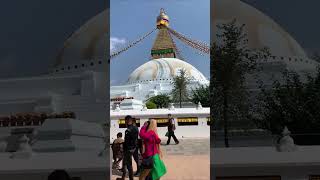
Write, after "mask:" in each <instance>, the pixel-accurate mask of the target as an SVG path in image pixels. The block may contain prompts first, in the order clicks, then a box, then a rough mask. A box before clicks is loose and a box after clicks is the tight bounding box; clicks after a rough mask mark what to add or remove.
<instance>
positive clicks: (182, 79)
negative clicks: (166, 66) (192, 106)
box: [171, 69, 190, 108]
mask: <svg viewBox="0 0 320 180" xmlns="http://www.w3.org/2000/svg"><path fill="white" fill-rule="evenodd" d="M189 82H190V80H189V78H188V77H187V75H186V71H185V70H184V69H181V70H180V74H179V75H178V76H175V77H174V78H173V82H172V83H173V90H172V93H171V94H172V100H173V102H179V104H180V108H181V107H182V102H184V101H189V100H190V99H189V93H188V90H187V85H188V84H189Z"/></svg>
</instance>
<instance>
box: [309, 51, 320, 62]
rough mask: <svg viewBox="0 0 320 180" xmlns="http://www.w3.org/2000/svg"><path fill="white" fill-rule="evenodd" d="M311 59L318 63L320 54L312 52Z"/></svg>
mask: <svg viewBox="0 0 320 180" xmlns="http://www.w3.org/2000/svg"><path fill="white" fill-rule="evenodd" d="M311 59H313V60H315V61H317V62H320V54H319V53H318V52H314V53H313V55H312V57H311Z"/></svg>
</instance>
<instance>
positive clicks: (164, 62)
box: [110, 11, 209, 108]
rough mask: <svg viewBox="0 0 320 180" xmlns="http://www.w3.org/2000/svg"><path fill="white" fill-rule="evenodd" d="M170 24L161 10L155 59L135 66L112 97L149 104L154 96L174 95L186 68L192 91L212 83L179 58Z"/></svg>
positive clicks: (153, 50)
mask: <svg viewBox="0 0 320 180" xmlns="http://www.w3.org/2000/svg"><path fill="white" fill-rule="evenodd" d="M168 25H169V17H168V16H167V15H166V14H165V13H164V11H161V12H160V15H159V16H158V17H157V27H158V34H157V37H156V39H155V41H154V44H153V47H152V49H151V56H152V59H151V60H148V62H146V63H145V64H143V65H141V66H140V67H138V68H137V69H135V70H134V71H133V72H132V73H131V74H130V75H129V77H128V81H127V82H126V83H124V84H123V85H118V86H112V87H111V89H110V96H111V100H112V99H117V98H128V97H132V98H133V99H136V100H139V101H142V102H143V103H145V101H146V100H147V99H148V98H150V97H152V96H156V95H160V94H170V93H171V92H172V89H173V84H172V82H173V78H174V77H175V76H177V75H179V73H180V70H185V71H186V76H187V77H188V78H189V79H190V84H188V89H189V90H191V89H196V88H197V87H199V86H201V85H207V86H208V85H209V81H208V80H207V79H206V78H205V77H204V75H203V74H202V73H201V72H200V71H199V70H197V69H196V68H195V67H194V66H192V65H191V64H189V63H187V62H185V61H183V60H180V59H178V50H177V47H176V45H175V43H174V42H173V39H172V37H171V35H170V34H169V32H168V30H167V26H168ZM120 108H121V105H120Z"/></svg>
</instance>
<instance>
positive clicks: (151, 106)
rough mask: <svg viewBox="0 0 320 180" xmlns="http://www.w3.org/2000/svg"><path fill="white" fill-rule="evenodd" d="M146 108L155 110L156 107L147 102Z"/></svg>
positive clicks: (152, 103)
mask: <svg viewBox="0 0 320 180" xmlns="http://www.w3.org/2000/svg"><path fill="white" fill-rule="evenodd" d="M146 106H147V108H148V109H157V105H156V104H155V103H154V102H152V101H148V102H147V103H146Z"/></svg>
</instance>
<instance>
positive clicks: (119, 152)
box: [112, 132, 124, 169]
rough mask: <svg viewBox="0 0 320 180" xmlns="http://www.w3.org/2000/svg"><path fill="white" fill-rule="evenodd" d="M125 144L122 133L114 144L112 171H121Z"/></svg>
mask: <svg viewBox="0 0 320 180" xmlns="http://www.w3.org/2000/svg"><path fill="white" fill-rule="evenodd" d="M123 142H124V140H123V139H122V133H121V132H119V133H118V134H117V139H115V140H114V141H113V143H112V153H113V165H112V169H119V163H120V162H121V161H122V159H123Z"/></svg>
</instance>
